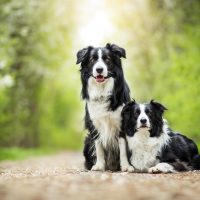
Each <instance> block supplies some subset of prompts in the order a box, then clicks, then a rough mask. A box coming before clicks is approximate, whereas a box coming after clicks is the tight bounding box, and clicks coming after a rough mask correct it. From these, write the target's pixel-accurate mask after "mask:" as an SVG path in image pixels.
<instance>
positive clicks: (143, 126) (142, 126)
mask: <svg viewBox="0 0 200 200" xmlns="http://www.w3.org/2000/svg"><path fill="white" fill-rule="evenodd" d="M140 128H150V127H148V126H147V125H146V124H142V125H141V126H140ZM140 128H139V129H140Z"/></svg>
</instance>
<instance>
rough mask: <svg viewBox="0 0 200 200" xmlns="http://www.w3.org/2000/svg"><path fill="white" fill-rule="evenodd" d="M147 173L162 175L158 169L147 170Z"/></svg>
mask: <svg viewBox="0 0 200 200" xmlns="http://www.w3.org/2000/svg"><path fill="white" fill-rule="evenodd" d="M148 172H149V173H150V174H159V173H162V172H161V171H160V169H159V168H158V167H156V166H155V167H151V168H149V170H148Z"/></svg>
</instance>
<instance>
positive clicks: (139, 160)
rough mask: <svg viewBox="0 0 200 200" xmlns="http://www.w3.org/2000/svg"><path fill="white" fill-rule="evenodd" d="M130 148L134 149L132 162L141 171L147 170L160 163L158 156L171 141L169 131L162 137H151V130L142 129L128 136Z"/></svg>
mask: <svg viewBox="0 0 200 200" xmlns="http://www.w3.org/2000/svg"><path fill="white" fill-rule="evenodd" d="M127 141H128V146H129V149H130V150H131V151H132V156H131V159H130V161H131V164H132V165H133V166H134V167H135V169H136V170H138V171H140V172H147V171H148V169H149V168H150V167H152V166H154V165H156V164H157V163H158V160H157V158H156V157H157V156H158V154H159V152H160V151H161V150H162V148H163V146H164V145H166V144H167V143H168V141H169V136H168V134H167V133H162V134H161V136H160V137H149V131H147V130H140V131H138V132H136V133H135V135H134V136H133V137H129V136H127Z"/></svg>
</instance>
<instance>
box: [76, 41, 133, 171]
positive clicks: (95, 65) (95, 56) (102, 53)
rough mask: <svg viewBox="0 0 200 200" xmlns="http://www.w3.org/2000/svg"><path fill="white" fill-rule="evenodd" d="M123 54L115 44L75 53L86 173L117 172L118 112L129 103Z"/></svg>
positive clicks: (119, 114) (123, 51)
mask: <svg viewBox="0 0 200 200" xmlns="http://www.w3.org/2000/svg"><path fill="white" fill-rule="evenodd" d="M122 57H123V58H125V57H126V53H125V50H124V49H123V48H121V47H119V46H117V45H115V44H112V45H111V44H107V45H106V46H105V47H98V48H95V47H92V46H89V47H87V48H84V49H82V50H80V51H78V53H77V63H76V64H79V63H81V69H80V72H81V81H82V98H83V99H84V100H85V101H86V107H85V127H86V129H87V130H88V132H89V133H88V135H87V137H86V139H85V145H84V150H83V153H84V157H85V167H86V169H88V170H99V171H104V170H112V171H116V170H120V162H119V143H118V138H119V134H120V129H121V111H122V108H123V106H124V105H125V103H127V102H129V101H130V96H129V88H128V85H127V83H126V81H125V79H124V74H123V69H122V65H121V58H122Z"/></svg>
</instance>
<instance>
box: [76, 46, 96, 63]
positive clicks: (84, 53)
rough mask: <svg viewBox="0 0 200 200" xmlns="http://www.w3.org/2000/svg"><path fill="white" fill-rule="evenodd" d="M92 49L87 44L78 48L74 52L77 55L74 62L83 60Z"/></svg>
mask: <svg viewBox="0 0 200 200" xmlns="http://www.w3.org/2000/svg"><path fill="white" fill-rule="evenodd" d="M92 49H93V47H92V46H88V47H86V48H84V49H81V50H79V51H78V52H77V54H76V57H77V61H76V64H79V63H81V62H83V61H84V60H85V58H86V57H87V56H88V54H89V53H90V51H91V50H92Z"/></svg>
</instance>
